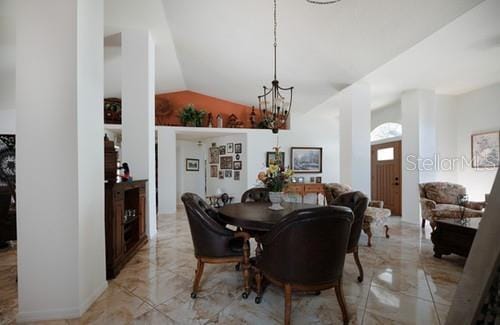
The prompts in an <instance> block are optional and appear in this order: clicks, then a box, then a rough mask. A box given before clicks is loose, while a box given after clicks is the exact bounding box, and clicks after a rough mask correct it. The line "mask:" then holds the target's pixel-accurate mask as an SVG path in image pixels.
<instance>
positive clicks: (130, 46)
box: [122, 30, 156, 238]
mask: <svg viewBox="0 0 500 325" xmlns="http://www.w3.org/2000/svg"><path fill="white" fill-rule="evenodd" d="M154 60H155V58H154V43H153V40H152V39H151V35H150V33H149V31H145V30H127V31H124V32H122V157H123V162H127V163H128V164H129V166H130V173H131V176H132V177H133V178H134V179H136V180H138V179H147V180H148V183H147V194H146V195H147V202H146V231H147V234H148V237H150V238H151V237H153V236H155V235H156V180H155V174H156V172H155V74H154V69H155V61H154Z"/></svg>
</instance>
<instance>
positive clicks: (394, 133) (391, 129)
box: [370, 122, 403, 142]
mask: <svg viewBox="0 0 500 325" xmlns="http://www.w3.org/2000/svg"><path fill="white" fill-rule="evenodd" d="M402 134H403V127H402V126H401V124H399V123H391V122H390V123H384V124H381V125H379V126H377V127H376V128H375V129H373V131H372V132H371V133H370V139H371V141H372V142H373V141H379V140H384V139H389V138H396V137H400V136H401V135H402Z"/></svg>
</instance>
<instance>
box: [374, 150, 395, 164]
mask: <svg viewBox="0 0 500 325" xmlns="http://www.w3.org/2000/svg"><path fill="white" fill-rule="evenodd" d="M384 160H394V148H392V147H391V148H384V149H378V150H377V161H384Z"/></svg>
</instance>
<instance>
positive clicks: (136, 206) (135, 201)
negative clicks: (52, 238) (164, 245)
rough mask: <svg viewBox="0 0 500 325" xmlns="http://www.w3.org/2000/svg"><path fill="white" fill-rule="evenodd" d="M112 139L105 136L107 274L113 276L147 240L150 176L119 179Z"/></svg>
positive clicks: (110, 277) (109, 277)
mask: <svg viewBox="0 0 500 325" xmlns="http://www.w3.org/2000/svg"><path fill="white" fill-rule="evenodd" d="M106 141H108V142H106ZM109 142H111V143H112V141H109V140H107V139H105V147H104V148H105V175H106V180H105V185H104V187H105V227H106V277H107V278H108V279H112V278H115V277H116V276H117V275H118V273H120V270H121V269H122V268H123V267H124V266H125V264H126V263H127V262H128V261H129V260H130V259H131V258H132V257H133V256H134V255H135V253H136V252H137V251H138V250H139V249H140V248H141V247H142V246H143V245H144V244H145V243H146V242H147V236H146V194H145V193H146V183H147V180H136V181H131V182H117V177H116V166H117V161H116V156H114V155H113V152H115V151H114V145H113V146H111V145H110V143H109ZM115 155H116V152H115ZM110 160H111V161H110ZM113 169H114V172H113Z"/></svg>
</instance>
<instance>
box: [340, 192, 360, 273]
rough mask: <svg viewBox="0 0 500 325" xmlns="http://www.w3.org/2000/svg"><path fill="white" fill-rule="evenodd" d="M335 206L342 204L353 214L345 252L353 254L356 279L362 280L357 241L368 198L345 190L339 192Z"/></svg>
mask: <svg viewBox="0 0 500 325" xmlns="http://www.w3.org/2000/svg"><path fill="white" fill-rule="evenodd" d="M333 205H334V206H335V205H336V206H344V207H348V208H350V209H351V210H352V213H353V214H354V221H353V223H352V226H351V233H350V235H349V244H348V246H347V253H351V254H353V256H354V261H355V262H356V265H357V266H358V270H359V276H358V281H359V282H363V267H362V266H361V261H360V260H359V254H358V242H359V237H360V236H361V229H362V227H363V220H364V218H365V211H366V208H367V207H368V198H367V197H366V196H365V195H364V194H363V193H361V192H359V191H357V192H347V193H342V194H340V195H339V196H338V197H337V198H336V199H335V200H334V201H333Z"/></svg>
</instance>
